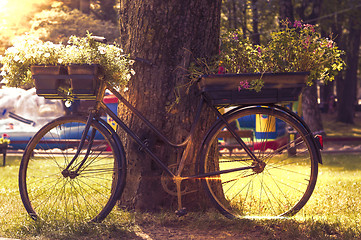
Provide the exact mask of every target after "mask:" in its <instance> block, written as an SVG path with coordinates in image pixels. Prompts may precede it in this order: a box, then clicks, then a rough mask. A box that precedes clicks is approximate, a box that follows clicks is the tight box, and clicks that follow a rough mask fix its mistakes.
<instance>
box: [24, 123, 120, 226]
mask: <svg viewBox="0 0 361 240" xmlns="http://www.w3.org/2000/svg"><path fill="white" fill-rule="evenodd" d="M85 124H86V119H85V118H82V117H77V116H69V117H61V118H58V119H56V120H54V121H52V122H50V123H48V124H47V125H45V126H44V127H43V128H41V129H40V131H39V132H38V133H36V134H35V135H34V137H33V138H32V139H31V141H30V142H29V144H28V146H27V147H26V149H25V152H24V155H23V158H22V160H21V164H20V172H19V188H20V195H21V199H22V201H23V204H24V206H25V208H26V210H27V212H28V213H29V214H30V216H31V217H32V218H33V219H34V220H36V219H38V218H40V219H42V220H45V221H47V220H60V221H64V220H66V221H77V222H78V221H96V222H99V221H101V220H103V219H104V218H105V217H106V216H107V215H108V214H109V212H110V211H111V210H112V208H113V207H114V205H115V203H116V201H117V199H118V198H119V197H120V194H121V192H122V189H123V186H124V183H125V169H126V165H125V159H124V157H123V155H122V153H121V152H120V148H119V147H118V146H117V145H116V143H115V141H114V139H113V138H112V137H111V135H110V133H109V131H108V130H107V129H106V128H105V127H104V126H102V125H101V124H100V123H99V122H97V121H92V123H91V127H90V130H89V131H88V133H87V136H86V140H85V143H84V146H83V147H82V148H81V149H80V154H79V155H78V156H77V157H76V158H74V156H75V154H76V152H77V150H78V146H79V142H80V139H81V136H82V133H83V130H84V128H85ZM73 158H74V162H73V164H71V166H70V167H69V168H68V169H67V170H65V169H66V168H67V166H68V165H69V163H70V162H71V161H72V159H73Z"/></svg>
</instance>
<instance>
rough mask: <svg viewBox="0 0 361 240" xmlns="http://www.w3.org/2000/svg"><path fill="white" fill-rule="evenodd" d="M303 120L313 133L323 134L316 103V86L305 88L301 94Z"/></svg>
mask: <svg viewBox="0 0 361 240" xmlns="http://www.w3.org/2000/svg"><path fill="white" fill-rule="evenodd" d="M302 114H303V119H304V120H305V122H306V123H307V125H308V126H309V127H310V129H311V131H312V132H314V133H319V134H324V131H323V125H322V119H321V114H320V110H319V108H318V102H317V85H316V84H313V85H312V86H308V87H306V88H305V90H304V91H303V94H302Z"/></svg>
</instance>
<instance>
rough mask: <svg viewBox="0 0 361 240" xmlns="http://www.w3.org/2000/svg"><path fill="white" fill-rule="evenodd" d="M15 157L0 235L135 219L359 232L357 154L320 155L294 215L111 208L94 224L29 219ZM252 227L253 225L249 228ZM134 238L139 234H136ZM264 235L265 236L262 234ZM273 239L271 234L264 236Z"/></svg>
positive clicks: (69, 230) (101, 230) (322, 235)
mask: <svg viewBox="0 0 361 240" xmlns="http://www.w3.org/2000/svg"><path fill="white" fill-rule="evenodd" d="M19 159H20V157H13V156H9V157H8V158H7V165H6V166H5V167H0V183H1V187H0V189H1V190H0V200H1V205H0V208H1V210H0V236H1V237H14V238H22V239H78V238H79V237H90V238H95V237H97V236H99V234H101V235H105V236H113V237H115V236H116V237H117V238H118V239H134V237H135V236H136V235H135V232H136V229H138V224H142V223H144V222H147V224H154V225H156V226H159V225H161V226H168V225H179V226H180V228H182V229H183V230H185V229H191V230H192V229H194V230H196V229H208V228H212V229H217V228H222V229H226V230H229V231H234V232H239V231H249V230H252V229H259V231H260V232H261V233H262V234H266V235H267V236H269V237H270V236H279V237H280V238H282V239H294V236H298V237H299V238H300V239H312V238H313V239H357V238H361V228H360V225H361V156H359V155H340V154H337V155H324V156H323V160H324V165H320V168H319V177H318V181H317V185H316V189H315V191H314V193H313V195H312V197H311V199H310V201H309V202H308V203H307V204H306V206H305V207H304V208H303V209H302V210H301V212H299V213H298V214H297V215H296V216H295V217H292V218H290V219H285V220H253V221H250V220H228V219H225V218H223V217H222V216H220V215H219V214H218V213H210V212H209V213H205V212H201V213H191V214H189V215H187V216H185V217H184V218H177V217H175V216H174V214H173V213H172V212H165V213H160V214H152V215H151V217H149V214H132V213H128V212H124V211H120V210H118V209H114V210H113V211H112V213H111V214H110V215H109V217H107V218H106V220H105V221H103V222H102V223H100V224H87V223H72V222H50V223H43V222H35V221H33V220H31V219H30V218H29V217H28V215H27V213H26V211H25V209H24V208H23V206H22V203H21V200H20V196H19V192H18V186H17V175H18V166H19ZM252 231H253V230H252ZM138 239H139V238H138ZM266 239H267V238H266ZM269 239H274V238H272V237H271V238H269Z"/></svg>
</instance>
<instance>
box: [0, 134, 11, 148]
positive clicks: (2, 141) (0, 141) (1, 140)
mask: <svg viewBox="0 0 361 240" xmlns="http://www.w3.org/2000/svg"><path fill="white" fill-rule="evenodd" d="M1 144H6V145H8V144H10V139H9V135H8V134H6V133H4V134H3V135H2V136H1V138H0V145H1Z"/></svg>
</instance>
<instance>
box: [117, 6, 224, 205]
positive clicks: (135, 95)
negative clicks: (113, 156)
mask: <svg viewBox="0 0 361 240" xmlns="http://www.w3.org/2000/svg"><path fill="white" fill-rule="evenodd" d="M220 7H221V1H220V0H185V1H178V0H168V1H163V0H149V1H142V0H122V1H121V6H120V28H121V42H122V44H123V48H124V50H125V51H126V52H129V53H130V54H131V55H133V56H137V57H140V58H144V59H147V60H149V61H150V62H152V63H153V65H152V66H150V65H147V64H145V63H142V62H137V63H136V64H135V65H134V69H135V71H136V74H135V75H134V76H133V77H132V79H131V82H130V83H129V95H128V99H129V101H130V102H131V103H132V104H133V105H134V106H135V107H136V108H137V109H138V110H139V111H140V112H142V114H143V115H144V116H145V117H146V118H147V119H148V120H149V121H150V122H152V123H153V124H154V125H155V126H156V127H157V128H158V129H160V130H161V132H162V133H163V134H164V135H165V136H167V137H168V138H169V139H170V140H171V141H172V142H177V143H179V142H181V141H183V140H184V139H185V138H186V136H187V133H188V131H189V130H190V126H191V123H192V120H193V118H194V114H195V108H196V105H197V102H198V100H199V95H197V91H196V89H195V87H194V86H193V87H191V89H190V91H189V93H188V94H184V95H183V94H181V93H182V91H178V90H179V89H180V88H179V87H180V86H184V85H187V84H189V80H188V79H187V78H186V77H185V76H186V74H187V71H186V70H185V69H187V68H188V67H189V65H190V63H191V61H192V59H193V58H199V57H204V58H209V57H210V56H212V55H214V54H217V53H218V47H219V46H218V44H219V28H220V25H219V22H220ZM175 92H176V93H180V96H181V98H180V103H179V104H174V103H175V102H176V100H177V99H176V95H175ZM119 109H120V111H119V112H120V113H119V115H120V117H121V118H122V119H123V120H124V121H125V122H126V123H128V124H129V126H130V127H131V129H132V130H133V131H134V132H135V133H137V134H138V136H140V137H141V138H142V139H148V142H149V148H151V149H153V150H154V151H155V152H156V155H157V156H159V157H160V158H161V159H162V160H164V163H165V164H166V165H171V164H174V163H176V162H177V161H178V160H179V158H180V153H179V151H176V150H175V149H173V148H170V147H169V146H167V145H166V144H165V143H164V142H163V141H161V140H160V139H159V138H157V137H155V135H154V134H153V133H152V132H150V130H148V129H147V128H146V127H145V126H144V124H142V123H141V122H140V121H139V120H138V119H137V118H136V117H135V116H134V115H133V114H131V113H130V112H129V111H126V110H124V109H123V107H122V106H119ZM213 120H214V116H213V115H212V114H211V113H209V112H204V113H203V114H202V117H201V120H200V122H201V124H200V126H199V127H198V129H197V130H196V133H197V134H196V137H195V138H194V145H193V147H192V149H191V152H192V153H193V154H191V155H192V158H191V159H188V164H190V165H189V166H187V169H186V171H188V172H193V173H194V172H195V168H194V162H195V161H196V158H197V149H198V148H199V145H200V142H201V141H202V137H201V136H202V134H203V133H204V131H205V129H207V128H208V127H209V126H210V123H211V122H212V121H213ZM120 134H121V137H122V140H123V144H124V145H125V150H126V157H127V163H128V176H127V184H126V187H125V190H124V193H123V195H122V197H121V199H120V205H121V206H125V207H126V208H130V209H135V210H155V209H158V208H163V207H165V208H169V207H170V206H172V205H173V203H174V202H175V200H176V198H175V197H173V196H170V195H168V194H166V193H165V191H164V190H163V189H162V186H161V182H160V178H161V174H162V170H161V169H160V168H159V167H158V166H157V165H155V164H154V163H153V162H152V161H151V159H150V158H149V157H148V156H147V155H146V154H145V153H142V152H140V151H139V150H138V147H137V146H135V144H134V142H133V141H132V140H131V139H129V137H128V136H123V134H122V133H121V132H120ZM193 190H196V191H198V188H195V189H193ZM197 196H199V195H198V192H193V193H192V194H188V195H186V198H185V199H186V202H184V203H185V204H187V202H188V201H187V199H188V200H189V202H199V201H195V200H196V198H199V197H197ZM187 206H189V204H187Z"/></svg>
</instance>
